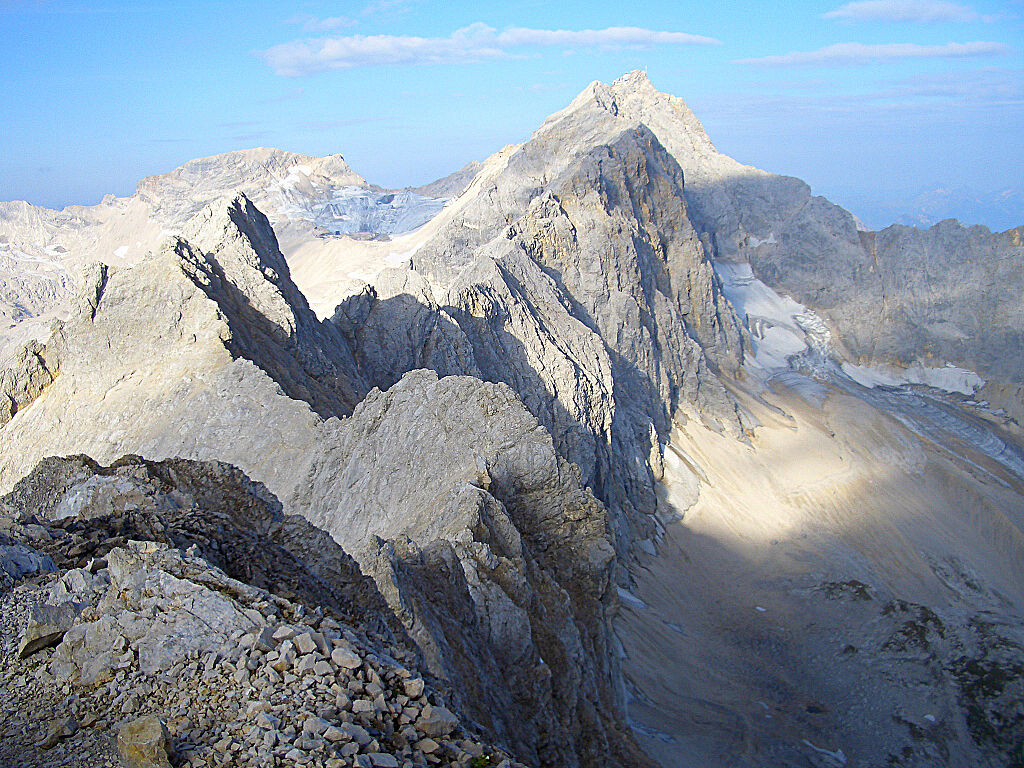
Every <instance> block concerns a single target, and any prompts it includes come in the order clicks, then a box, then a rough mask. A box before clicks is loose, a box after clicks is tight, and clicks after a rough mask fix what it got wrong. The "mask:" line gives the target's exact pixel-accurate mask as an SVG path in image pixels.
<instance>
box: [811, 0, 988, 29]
mask: <svg viewBox="0 0 1024 768" xmlns="http://www.w3.org/2000/svg"><path fill="white" fill-rule="evenodd" d="M822 18H825V19H840V20H843V21H894V22H916V23H921V24H932V23H936V22H954V23H970V22H973V21H979V20H984V21H991V20H992V19H991V17H988V16H982V15H981V14H979V13H978V12H977V11H975V10H974V9H973V8H971V7H969V6H966V5H960V4H959V3H950V2H947V0H857V2H852V3H847V4H846V5H843V6H840V7H839V8H836V9H835V10H834V11H829V12H828V13H824V14H822Z"/></svg>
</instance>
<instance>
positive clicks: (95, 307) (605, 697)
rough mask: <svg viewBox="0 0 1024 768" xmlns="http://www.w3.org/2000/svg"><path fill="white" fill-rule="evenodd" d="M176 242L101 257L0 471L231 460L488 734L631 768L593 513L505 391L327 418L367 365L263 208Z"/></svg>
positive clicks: (213, 214)
mask: <svg viewBox="0 0 1024 768" xmlns="http://www.w3.org/2000/svg"><path fill="white" fill-rule="evenodd" d="M186 235H187V236H186V237H182V238H177V239H174V240H172V241H171V242H170V243H168V246H167V247H166V248H165V250H164V251H163V252H162V253H160V254H158V255H157V256H155V257H154V258H152V259H151V260H149V261H147V262H144V263H143V264H141V265H139V266H136V267H128V268H121V269H115V268H109V269H108V268H97V270H96V272H95V275H94V277H93V278H92V279H91V280H90V282H89V283H87V286H86V288H85V289H84V290H83V292H82V293H81V294H80V300H79V302H78V304H77V306H76V310H75V313H74V314H73V316H72V317H71V318H70V319H69V321H68V322H67V323H65V324H63V326H62V327H61V328H60V330H59V332H58V333H57V335H56V336H55V339H54V341H53V342H52V344H53V347H52V349H53V353H54V357H55V358H56V359H57V360H58V361H59V364H58V365H57V366H56V367H57V369H58V374H57V375H56V377H54V378H53V380H52V382H51V383H50V384H49V385H48V386H46V387H45V388H42V389H40V391H38V392H36V391H35V390H36V389H39V388H38V387H36V388H35V389H33V388H32V387H25V388H23V389H24V391H26V392H31V393H34V394H36V397H35V399H34V400H33V401H32V402H31V403H30V404H28V403H26V404H25V405H23V406H20V407H19V409H18V411H17V413H16V414H15V415H14V418H13V419H11V420H10V421H9V422H8V423H7V425H6V426H5V427H4V428H3V431H2V434H0V440H2V442H3V444H4V450H3V463H4V466H3V468H2V470H0V472H2V476H3V479H4V482H5V483H7V482H11V483H13V481H15V480H16V479H17V478H18V477H19V476H20V475H22V474H24V473H25V472H27V471H28V468H29V466H30V462H32V461H33V460H34V459H35V458H36V457H43V456H47V455H51V454H59V453H68V452H72V451H85V452H88V453H89V454H90V455H92V456H94V457H97V458H98V459H99V460H101V461H113V460H115V459H117V458H118V457H119V456H120V455H122V454H125V453H134V454H139V455H142V456H145V457H146V458H147V459H151V460H152V459H163V458H165V457H175V456H180V457H187V458H190V459H198V460H214V459H219V460H225V459H226V460H229V461H232V462H234V463H236V464H237V466H239V467H240V468H241V469H242V470H243V471H244V472H245V473H246V474H247V475H249V476H251V477H253V478H254V479H255V480H257V481H259V482H261V483H264V484H265V486H266V488H267V489H268V490H269V492H271V493H273V494H275V495H278V496H279V497H280V499H281V501H282V505H283V510H284V511H285V512H286V513H289V514H299V515H302V516H303V517H305V518H306V519H308V520H310V521H313V522H314V523H315V524H316V525H318V526H319V527H320V529H322V530H324V531H327V532H328V533H329V534H330V535H331V536H332V537H333V538H334V540H335V541H337V542H339V543H341V544H342V545H343V546H344V547H345V549H346V550H348V551H349V552H351V553H352V554H353V555H355V556H356V557H357V558H358V559H359V560H360V562H361V563H362V564H363V567H364V568H365V569H366V570H367V572H368V573H370V574H371V575H372V576H373V577H374V579H375V580H376V582H377V583H378V584H379V589H380V591H381V593H382V594H383V595H384V596H385V597H386V598H387V601H388V605H389V609H390V613H392V614H393V615H396V616H398V617H399V619H400V620H402V621H403V622H404V627H405V630H404V631H407V632H408V633H409V634H410V636H411V637H413V638H414V642H415V643H416V644H417V647H418V648H420V649H422V653H423V655H424V658H425V659H426V661H427V663H428V668H429V669H430V671H431V672H432V673H433V674H434V675H436V676H437V677H438V678H439V679H441V680H444V681H445V682H446V683H447V685H449V686H450V688H451V690H452V691H453V697H454V700H455V701H456V702H457V703H458V704H459V706H460V707H461V708H462V709H463V711H464V712H466V713H467V715H468V716H470V717H472V718H473V719H474V720H477V721H479V722H480V723H481V724H483V725H484V726H485V727H487V728H488V729H489V731H490V732H491V733H493V734H495V736H496V737H497V738H500V739H502V740H503V741H504V742H506V743H508V744H510V745H514V746H515V748H516V750H517V751H518V752H519V753H521V754H522V755H523V756H524V757H527V758H529V759H531V760H537V761H542V762H551V763H560V764H565V765H577V764H580V761H582V763H583V764H586V765H597V764H616V763H620V764H637V763H638V762H639V763H641V764H642V763H643V762H644V760H645V758H643V756H642V755H641V754H640V753H639V752H638V751H637V749H636V747H635V746H634V745H633V744H632V741H631V739H630V737H629V735H628V733H627V731H626V729H625V727H624V726H623V724H622V721H621V715H620V708H619V704H620V703H621V702H620V700H619V693H618V692H619V690H620V684H619V677H618V667H617V664H616V662H615V661H614V657H613V655H612V654H611V653H610V652H609V651H608V648H609V646H610V645H611V640H610V628H609V623H608V616H607V613H608V609H609V608H610V607H612V606H613V605H614V601H615V596H614V591H613V590H609V583H610V576H611V572H612V569H613V566H614V546H613V541H614V538H613V535H612V533H611V531H610V530H609V528H610V527H609V524H608V518H607V513H606V511H605V508H604V507H603V505H602V504H601V503H600V502H598V501H597V500H596V499H595V498H594V497H593V496H592V495H591V494H590V493H589V492H588V491H586V490H584V489H583V488H582V486H581V482H580V476H579V471H578V469H577V468H576V467H574V466H573V465H571V464H569V463H568V462H566V461H565V460H564V459H562V458H561V457H560V456H559V455H558V453H557V452H556V450H555V448H554V446H553V443H552V440H551V437H550V436H549V434H548V433H547V432H546V431H545V430H544V429H543V427H541V426H540V424H539V423H538V422H537V420H536V419H535V418H534V417H533V416H532V415H531V414H530V413H529V411H528V410H527V409H526V408H524V407H523V405H522V403H521V402H520V401H519V400H518V398H517V397H516V396H515V394H514V393H513V392H512V391H511V390H510V389H509V388H508V387H506V386H504V385H495V384H488V383H485V382H482V381H480V380H479V379H475V378H469V377H449V378H446V379H442V380H440V381H439V380H438V378H437V376H436V374H434V373H432V372H428V371H418V372H413V373H409V374H407V375H406V376H405V377H404V378H402V380H401V381H399V382H398V383H396V384H395V385H394V386H393V387H392V388H391V389H390V390H389V391H388V392H387V393H381V392H380V391H379V390H373V391H371V392H370V393H369V394H368V395H367V396H366V397H365V399H364V400H363V402H362V403H361V404H360V405H359V406H358V407H357V408H356V409H355V411H353V412H352V414H351V416H350V417H348V418H343V419H338V418H336V416H337V415H345V414H347V413H348V412H349V404H350V403H352V402H353V401H354V400H355V396H354V394H353V393H357V392H358V393H359V394H360V395H361V394H362V392H361V388H362V386H363V385H362V384H361V381H362V378H361V377H360V375H359V374H358V372H357V371H356V365H355V363H354V362H352V361H351V356H350V355H351V353H350V352H348V346H347V342H346V341H345V340H344V339H343V338H342V337H341V335H340V334H339V332H338V330H337V329H336V328H335V327H334V326H332V325H329V324H326V323H321V322H320V321H318V320H317V319H316V317H315V316H314V315H313V314H312V312H311V311H310V310H309V308H308V306H307V305H306V303H305V300H304V299H303V297H302V295H301V294H300V293H299V292H298V290H297V289H296V288H295V286H294V284H293V283H292V282H291V280H290V278H289V276H288V271H287V265H286V264H285V263H284V260H283V258H282V257H281V255H280V253H279V252H278V251H277V249H276V243H275V240H274V237H273V232H272V231H271V230H270V229H269V227H268V226H267V223H266V219H265V218H263V217H262V215H261V214H260V213H259V212H258V211H256V210H255V208H254V207H253V206H252V204H251V203H250V202H249V201H247V200H246V199H245V198H239V199H237V200H235V201H232V202H230V203H229V204H227V205H226V206H224V207H222V208H221V207H217V208H213V209H208V210H207V211H206V212H204V213H203V214H202V215H200V216H199V217H197V218H196V219H195V220H194V221H193V223H192V224H191V225H190V228H189V230H188V232H187V233H186ZM50 349H51V348H50V346H49V345H48V346H47V348H46V352H47V353H48V352H49V350H50ZM346 355H349V357H348V358H346ZM45 359H49V357H47V358H45ZM23 399H27V398H23ZM325 416H327V417H329V418H327V419H326V420H325V419H324V418H323V417H325ZM44 425H45V426H44ZM117 471H118V472H121V471H124V470H121V469H118V470H117ZM153 471H155V470H153ZM97 482H100V484H101V485H102V484H103V483H104V482H106V481H97ZM30 485H31V483H30ZM488 488H490V489H491V490H488ZM298 540H301V537H299V538H298ZM389 540H395V541H396V542H397V545H392V544H390V543H388V542H389ZM175 543H178V542H175ZM310 546H311V548H310V550H309V552H307V553H306V554H310V556H314V557H315V556H316V555H315V552H316V548H315V547H312V545H310ZM423 552H427V553H433V552H440V553H444V559H443V562H444V563H445V564H446V565H445V568H447V570H446V571H444V572H445V573H448V574H449V576H447V577H444V578H442V579H440V580H439V577H438V574H436V573H435V572H434V571H435V567H434V566H435V565H437V564H439V563H441V562H442V561H441V560H437V559H435V558H433V555H431V556H430V558H429V559H428V562H429V563H430V565H429V566H428V567H426V568H424V567H422V565H421V564H422V562H423V558H424V556H423V555H422V553H423ZM328 559H329V557H328ZM235 562H236V563H237V564H238V566H239V567H242V564H243V563H244V558H242V557H239V558H237V559H236V560H235ZM438 567H440V566H439V565H438ZM300 596H301V593H300ZM449 611H453V612H454V613H450V612H449Z"/></svg>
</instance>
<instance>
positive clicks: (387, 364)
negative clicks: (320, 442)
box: [333, 105, 744, 544]
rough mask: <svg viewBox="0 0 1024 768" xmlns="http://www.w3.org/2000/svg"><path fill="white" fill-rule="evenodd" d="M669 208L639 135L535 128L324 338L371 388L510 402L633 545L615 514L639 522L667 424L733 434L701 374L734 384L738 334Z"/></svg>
mask: <svg viewBox="0 0 1024 768" xmlns="http://www.w3.org/2000/svg"><path fill="white" fill-rule="evenodd" d="M682 193H683V177H682V174H681V173H680V171H679V166H678V164H677V163H676V162H675V161H674V160H673V159H672V158H671V156H669V155H668V154H667V153H666V152H665V150H664V148H663V147H662V146H661V145H660V144H659V143H658V141H657V139H656V138H655V137H654V135H653V134H652V133H651V132H650V131H649V130H648V129H647V128H645V127H644V126H642V125H638V124H635V123H632V124H631V123H627V122H626V121H623V120H619V119H617V118H615V117H614V116H612V115H609V114H608V113H607V112H606V111H604V110H603V109H601V108H599V107H598V106H596V105H593V106H591V107H588V108H586V109H580V110H578V111H576V112H572V113H570V114H567V115H566V116H564V117H563V118H561V119H556V118H552V119H551V120H549V121H548V122H547V123H546V124H545V125H544V126H543V127H542V128H541V129H540V130H539V131H538V132H537V133H536V134H535V135H534V137H533V138H532V139H531V141H530V142H528V143H527V144H525V145H523V146H522V147H520V148H516V149H515V150H514V151H511V152H510V154H509V155H508V157H507V158H504V159H503V160H502V162H501V163H498V164H495V163H492V162H489V165H488V167H487V169H486V171H481V172H480V174H479V175H478V176H477V177H476V179H475V180H474V182H473V184H472V185H471V186H470V187H469V189H468V190H467V191H466V192H465V193H464V194H463V196H462V197H461V198H459V200H458V203H457V207H456V209H453V211H452V212H451V213H450V214H442V217H445V216H447V219H445V220H444V221H443V222H442V223H441V225H439V227H438V230H437V233H436V235H435V236H434V237H433V238H432V239H430V240H428V241H427V242H426V243H424V244H423V245H422V247H421V248H420V249H419V250H418V251H417V252H416V253H415V255H414V256H413V258H412V262H411V266H410V268H409V269H407V270H388V271H385V272H383V273H382V274H381V275H379V276H378V278H377V279H376V280H375V283H374V286H373V287H372V288H370V289H367V290H366V291H364V292H363V293H361V294H357V295H355V296H353V297H350V298H349V299H347V300H346V301H345V302H343V303H342V304H341V305H340V306H339V307H338V309H337V311H336V312H335V315H334V318H333V322H334V323H335V324H336V325H337V326H338V327H339V328H340V329H341V330H342V331H343V333H344V334H345V335H346V336H347V337H348V338H349V339H350V342H351V345H352V347H353V349H354V350H355V355H356V358H357V360H358V362H359V370H360V373H361V374H362V375H363V376H364V377H365V378H366V379H367V381H368V382H370V383H373V384H376V385H378V386H380V387H382V388H386V387H388V386H390V385H391V384H393V383H394V381H396V380H397V378H398V376H400V375H401V374H402V373H403V372H404V371H406V370H410V369H411V368H413V367H417V366H426V367H430V368H432V369H434V370H436V371H437V372H438V373H440V374H441V375H451V374H468V375H473V376H478V377H481V378H484V379H485V380H489V381H500V382H505V383H507V384H508V385H509V386H511V387H512V388H513V389H514V390H515V392H516V394H517V395H518V396H519V397H520V399H521V400H522V401H523V403H524V404H525V405H526V406H527V407H528V408H529V409H530V411H531V412H532V413H533V414H534V416H536V417H537V418H538V419H539V420H540V421H541V423H542V424H544V426H545V427H547V429H548V430H549V431H550V432H551V434H552V436H553V437H554V440H555V445H556V447H557V450H558V452H559V453H560V455H561V456H563V457H564V458H566V459H568V460H569V461H572V462H573V463H575V464H576V465H577V466H579V467H580V469H581V471H582V480H583V483H584V484H585V485H587V486H589V487H591V488H593V490H594V491H595V493H597V495H598V496H599V497H600V498H601V499H602V500H604V501H606V502H607V503H608V504H609V505H610V506H611V508H612V510H613V512H614V513H615V514H614V516H613V517H614V525H615V526H616V530H617V531H618V532H619V534H620V538H621V539H622V540H623V542H626V543H627V544H628V542H629V541H631V540H632V539H633V538H634V535H636V536H637V537H638V538H644V537H645V536H646V535H649V526H650V523H649V522H645V521H644V518H643V517H642V515H636V514H633V511H634V510H639V511H640V512H646V513H651V512H653V510H654V508H655V506H656V503H655V499H654V485H653V483H654V470H652V468H651V466H650V457H651V456H652V454H654V455H657V456H660V446H659V442H663V441H664V437H665V435H666V434H667V429H668V428H669V424H670V421H671V416H672V414H673V413H675V412H676V410H677V409H678V408H683V409H684V410H689V412H693V413H695V412H697V411H700V412H701V413H702V414H703V417H704V418H708V419H712V420H719V421H720V422H721V423H722V424H723V426H724V427H725V428H726V429H728V430H730V431H732V432H734V433H739V432H740V431H741V429H742V421H741V417H740V415H739V413H738V412H737V410H736V408H735V404H734V403H733V402H732V400H731V398H730V397H729V396H728V394H727V393H726V391H725V389H724V388H723V387H722V385H721V384H720V382H719V381H718V379H717V377H716V375H715V373H716V372H719V371H720V372H726V373H735V372H736V371H737V370H738V368H739V365H740V363H741V362H742V360H743V350H744V341H743V334H744V331H743V329H742V327H741V325H740V322H739V320H738V319H737V317H736V316H735V314H734V313H733V311H732V309H731V307H730V306H729V305H728V303H727V302H726V301H725V299H724V297H723V296H722V294H721V291H720V287H719V284H718V281H717V278H716V276H715V274H714V270H713V267H712V265H711V262H710V261H709V260H708V258H707V254H706V252H705V249H704V246H703V245H702V243H701V241H700V239H699V237H698V234H697V232H696V231H695V230H694V229H693V227H692V226H691V225H690V223H689V220H688V218H687V208H686V203H685V200H684V197H683V194H682ZM625 457H630V458H628V459H627V458H625ZM632 457H639V458H640V461H639V462H638V461H634V460H632ZM655 463H656V462H655ZM620 510H621V511H622V514H619V511H620Z"/></svg>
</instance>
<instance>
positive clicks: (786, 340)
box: [714, 238, 832, 373]
mask: <svg viewBox="0 0 1024 768" xmlns="http://www.w3.org/2000/svg"><path fill="white" fill-rule="evenodd" d="M755 239H756V238H755ZM759 242H769V241H759ZM714 266H715V271H716V272H717V273H718V277H719V278H720V279H721V281H722V291H723V292H724V293H725V297H726V298H727V299H728V300H729V302H730V303H731V304H732V305H733V307H734V308H735V309H736V312H737V313H738V314H739V315H740V316H741V317H744V318H745V319H746V322H747V327H748V328H749V329H750V334H751V336H753V343H754V360H753V362H754V365H755V366H756V367H757V368H760V369H762V370H763V371H766V372H768V373H771V372H774V371H779V370H786V369H788V368H789V367H790V365H789V361H790V360H791V359H792V358H794V357H796V356H797V355H801V354H804V353H806V352H809V351H813V352H819V353H821V354H827V352H828V348H829V344H830V342H831V338H832V337H831V334H830V333H829V330H828V326H827V325H826V324H825V321H824V320H822V319H821V318H820V317H819V316H818V315H816V314H815V313H814V312H812V311H811V310H810V309H808V308H807V307H805V306H804V305H803V304H800V303H799V302H797V301H794V300H793V299H791V298H789V297H784V296H780V295H779V294H778V293H776V292H775V291H774V290H772V289H771V288H769V287H768V286H767V285H765V284H764V283H763V282H761V281H760V280H758V279H757V278H756V277H754V273H753V270H751V268H750V265H749V264H746V263H739V262H725V261H718V262H715V265H714Z"/></svg>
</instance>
